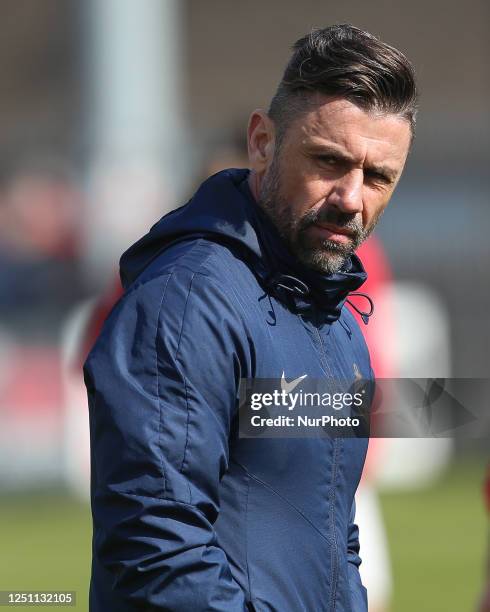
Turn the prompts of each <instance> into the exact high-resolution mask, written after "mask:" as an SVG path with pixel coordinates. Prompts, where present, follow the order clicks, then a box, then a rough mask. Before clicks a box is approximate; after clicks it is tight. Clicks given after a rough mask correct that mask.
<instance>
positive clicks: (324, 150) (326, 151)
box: [307, 144, 398, 181]
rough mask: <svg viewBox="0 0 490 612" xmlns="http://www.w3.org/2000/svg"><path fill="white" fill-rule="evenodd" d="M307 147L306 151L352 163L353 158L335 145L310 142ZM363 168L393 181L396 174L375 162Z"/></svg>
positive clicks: (394, 171) (391, 169)
mask: <svg viewBox="0 0 490 612" xmlns="http://www.w3.org/2000/svg"><path fill="white" fill-rule="evenodd" d="M307 148H308V151H309V152H310V153H311V154H314V155H325V156H331V157H333V158H335V159H337V160H338V161H340V162H341V163H345V164H353V163H354V160H353V158H352V157H351V156H350V155H348V154H346V153H344V152H343V151H341V150H340V149H337V148H336V147H334V146H332V145H319V144H310V145H308V147H307ZM364 170H365V171H368V172H371V173H373V174H378V175H380V176H383V177H385V178H387V179H389V180H390V181H395V180H396V177H397V174H398V173H397V172H396V170H394V169H393V168H390V167H389V166H383V165H376V164H370V165H369V166H365V167H364Z"/></svg>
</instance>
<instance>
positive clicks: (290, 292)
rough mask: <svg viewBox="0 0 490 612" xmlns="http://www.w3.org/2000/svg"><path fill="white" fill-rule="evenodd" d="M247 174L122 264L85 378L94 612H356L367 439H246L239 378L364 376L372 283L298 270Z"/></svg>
mask: <svg viewBox="0 0 490 612" xmlns="http://www.w3.org/2000/svg"><path fill="white" fill-rule="evenodd" d="M247 176H248V171H245V170H227V171H224V172H221V173H218V174H217V175H215V176H214V177H211V178H210V179H208V180H207V181H206V182H205V183H204V184H203V185H202V186H201V188H200V189H199V190H198V191H197V193H196V195H195V196H194V197H193V198H192V199H191V200H190V202H189V203H188V204H187V205H185V206H183V207H181V208H179V209H177V210H175V211H173V212H171V213H169V214H168V215H166V216H165V217H163V218H162V219H161V220H160V221H159V222H158V223H157V224H156V225H155V226H154V227H153V228H152V229H151V231H150V232H149V233H148V234H147V235H146V236H145V237H143V238H142V239H141V240H140V241H139V242H137V243H136V244H135V245H134V246H133V247H131V248H130V249H129V251H127V252H126V253H125V254H124V255H123V257H122V259H121V277H122V280H123V283H124V286H125V293H124V295H123V297H122V298H121V300H120V301H119V302H118V303H117V304H116V306H115V307H114V309H113V310H112V312H111V314H110V316H109V317H108V319H107V321H106V323H105V325H104V327H103V330H102V332H101V334H100V336H99V338H98V340H97V342H96V344H95V346H94V348H93V350H92V351H91V353H90V355H89V357H88V359H87V362H86V364H85V381H86V385H87V389H88V396H89V409H90V429H91V452H92V512H93V524H94V536H93V566H92V580H91V590H90V609H91V611H92V612H125V611H129V610H131V611H133V610H147V611H148V610H155V611H156V610H169V611H172V612H201V611H202V612H204V610H209V611H210V610H213V611H218V610H219V611H223V612H238V611H244V610H257V611H266V610H267V611H271V610H272V611H275V612H303V611H304V612H320V611H328V612H333V611H335V612H347V611H352V612H362V611H365V610H367V602H366V592H365V589H364V587H363V586H362V584H361V581H360V577H359V571H358V567H359V564H360V557H359V554H358V553H359V540H358V530H357V527H356V525H355V524H354V493H355V491H356V488H357V485H358V482H359V478H360V475H361V471H362V467H363V464H364V459H365V453H366V450H367V440H366V439H365V438H364V439H363V438H360V439H356V438H340V437H337V438H329V439H328V438H300V439H287V438H282V439H270V438H269V439H268V438H260V439H256V438H242V437H239V435H238V431H237V405H238V401H239V390H238V388H239V384H240V379H241V378H255V377H262V378H276V379H278V378H280V377H281V376H282V374H283V372H284V374H285V377H286V379H287V380H291V379H293V378H296V377H299V376H301V375H303V374H305V373H306V374H308V375H309V376H311V377H316V378H321V377H333V378H336V379H342V380H346V381H349V380H354V379H355V377H356V376H359V374H361V375H362V376H363V377H364V378H369V377H370V376H371V367H370V363H369V356H368V351H367V348H366V345H365V342H364V339H363V337H362V334H361V332H360V330H359V328H358V326H357V324H356V322H355V320H354V317H353V316H352V314H351V313H350V312H349V310H348V308H347V307H346V306H345V301H346V298H347V296H348V294H349V292H351V291H353V290H355V289H357V288H358V287H359V286H360V285H361V284H362V283H363V282H364V280H365V278H366V274H365V272H364V270H363V268H362V266H361V263H360V261H359V259H358V258H357V257H356V256H352V257H351V259H350V260H349V261H348V262H347V264H346V265H345V266H344V268H343V270H342V271H341V272H339V273H337V274H333V275H329V276H324V275H321V274H319V273H316V272H313V271H311V270H307V269H305V268H303V267H302V266H300V265H298V263H297V262H296V260H294V259H293V258H292V257H291V256H290V255H289V252H288V251H287V250H286V249H285V248H284V246H283V243H282V242H281V240H280V238H279V236H278V234H277V232H276V230H275V227H274V226H273V225H272V224H271V223H270V222H269V221H268V219H267V218H265V216H264V213H263V212H262V211H261V210H260V209H259V207H258V206H257V205H256V203H255V201H254V199H253V197H252V195H251V193H250V191H249V189H248V183H247V180H246V179H247Z"/></svg>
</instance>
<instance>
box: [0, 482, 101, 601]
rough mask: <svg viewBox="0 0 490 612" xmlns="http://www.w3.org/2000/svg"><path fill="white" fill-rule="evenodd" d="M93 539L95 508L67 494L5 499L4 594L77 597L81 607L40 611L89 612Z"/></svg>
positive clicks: (0, 584)
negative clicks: (39, 592) (73, 594)
mask: <svg viewBox="0 0 490 612" xmlns="http://www.w3.org/2000/svg"><path fill="white" fill-rule="evenodd" d="M91 533H92V527H91V517H90V509H89V506H88V505H85V504H81V503H79V502H78V501H75V500H72V499H71V498H69V497H67V496H66V495H64V494H62V493H59V494H50V495H46V494H39V495H34V494H31V495H28V496H27V495H22V496H10V497H8V498H5V497H3V498H1V499H0V542H1V548H0V590H16V589H17V590H26V591H27V590H29V591H35V590H44V591H55V590H63V591H76V592H77V595H76V598H77V599H76V601H77V605H76V606H75V607H73V606H71V607H68V606H56V608H53V607H42V608H40V609H42V610H50V609H56V610H84V611H85V610H88V583H89V577H90V546H91ZM15 609H16V610H33V607H32V606H31V607H27V606H15Z"/></svg>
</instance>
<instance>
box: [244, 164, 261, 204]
mask: <svg viewBox="0 0 490 612" xmlns="http://www.w3.org/2000/svg"><path fill="white" fill-rule="evenodd" d="M247 180H248V186H249V188H250V191H251V193H252V195H253V197H254V200H255V201H256V202H257V203H258V202H259V177H258V176H257V173H256V172H255V170H250V174H249V175H248V179H247Z"/></svg>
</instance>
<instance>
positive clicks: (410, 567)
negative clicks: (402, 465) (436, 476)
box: [382, 462, 488, 612]
mask: <svg viewBox="0 0 490 612" xmlns="http://www.w3.org/2000/svg"><path fill="white" fill-rule="evenodd" d="M485 467H486V466H485V463H484V462H481V463H476V462H474V463H469V462H465V463H460V464H455V465H454V466H453V467H452V468H451V469H450V470H448V471H447V473H446V474H445V475H444V476H443V478H442V479H440V480H439V481H438V482H437V483H436V484H435V485H433V486H431V487H430V488H428V489H425V490H422V491H417V492H409V493H396V494H395V493H392V494H385V495H383V496H382V507H383V513H384V516H385V521H386V528H387V532H388V539H389V542H390V549H391V558H392V563H393V573H394V582H395V593H394V602H393V604H394V605H393V612H414V611H417V612H467V611H468V612H471V611H474V610H475V606H476V601H477V598H478V595H479V592H480V589H481V588H482V579H483V569H484V565H485V555H486V544H487V527H488V526H487V519H486V516H485V512H484V505H483V500H482V482H483V478H484V472H485Z"/></svg>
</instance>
